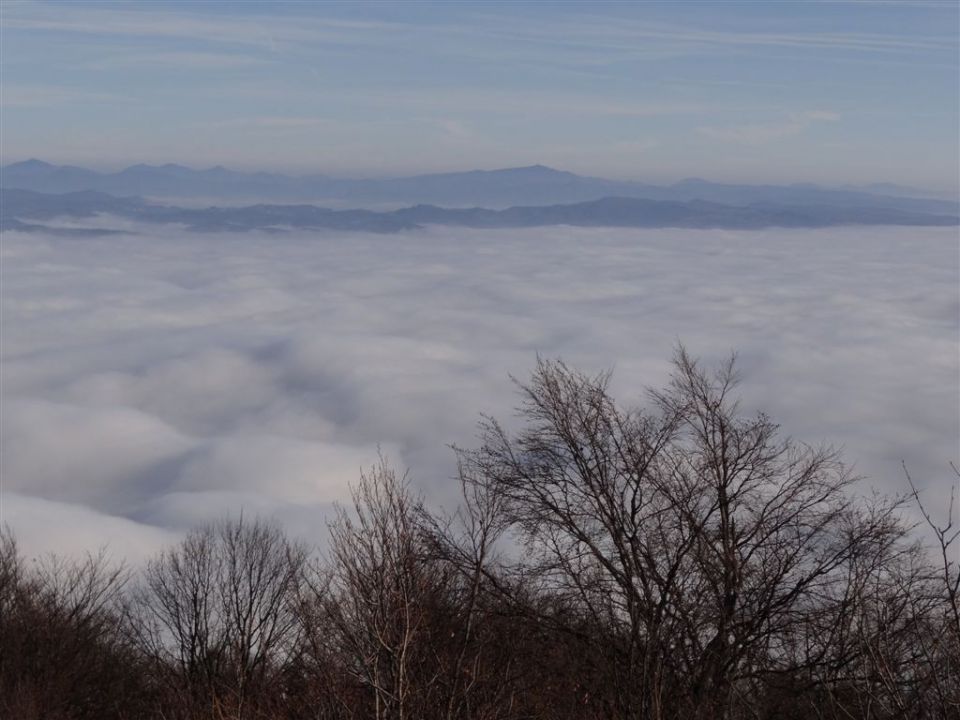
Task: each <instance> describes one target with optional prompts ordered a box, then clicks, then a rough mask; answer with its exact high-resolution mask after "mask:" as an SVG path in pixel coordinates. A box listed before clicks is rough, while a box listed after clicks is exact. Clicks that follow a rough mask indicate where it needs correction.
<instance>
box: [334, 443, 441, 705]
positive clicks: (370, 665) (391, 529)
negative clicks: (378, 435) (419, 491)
mask: <svg viewBox="0 0 960 720" xmlns="http://www.w3.org/2000/svg"><path fill="white" fill-rule="evenodd" d="M420 506H421V502H420V499H419V498H417V497H416V496H415V495H413V494H412V492H411V491H410V488H409V484H408V482H407V480H406V478H398V477H397V476H396V474H395V473H394V471H393V470H391V469H390V468H389V466H388V465H387V464H386V462H385V461H384V460H382V459H381V461H380V463H379V464H378V465H377V466H375V467H374V468H373V469H372V470H371V471H370V472H369V473H364V474H362V475H361V478H360V482H359V484H358V485H357V486H356V487H355V488H354V490H353V508H352V510H350V511H348V510H346V509H340V511H339V515H338V517H337V520H336V522H334V523H333V525H332V526H331V528H330V553H331V568H330V576H329V583H328V584H327V588H326V597H325V598H323V600H322V602H323V603H324V607H325V608H326V611H327V616H328V619H329V622H330V625H329V627H330V629H331V631H332V632H331V637H330V641H331V642H333V643H334V644H335V645H336V649H337V651H338V652H339V653H342V655H343V657H344V660H345V662H346V664H347V667H348V669H349V670H350V672H352V673H353V674H354V675H355V676H356V677H357V678H358V679H359V680H361V681H362V683H363V684H364V685H365V686H367V687H368V688H369V689H370V690H371V691H372V692H373V697H374V708H373V715H374V717H375V718H377V720H380V719H381V718H385V719H391V720H392V719H394V718H395V719H396V720H405V719H406V718H409V717H412V707H413V705H414V701H415V698H414V694H415V692H419V693H420V694H421V695H422V694H424V693H426V692H428V691H429V687H425V686H424V684H425V683H429V680H427V679H426V678H423V677H421V678H419V681H420V683H421V685H420V687H418V688H416V689H415V686H414V681H415V679H417V678H416V671H415V666H416V664H417V661H418V653H419V652H420V650H421V646H420V636H421V633H423V632H424V626H425V624H426V622H427V614H426V613H427V603H426V599H427V597H428V596H429V595H430V592H431V587H432V585H433V584H434V582H435V581H436V578H433V577H431V576H430V574H429V572H428V568H427V567H426V565H425V563H424V562H423V553H422V551H421V543H420V531H419V525H418V522H419V515H420Z"/></svg>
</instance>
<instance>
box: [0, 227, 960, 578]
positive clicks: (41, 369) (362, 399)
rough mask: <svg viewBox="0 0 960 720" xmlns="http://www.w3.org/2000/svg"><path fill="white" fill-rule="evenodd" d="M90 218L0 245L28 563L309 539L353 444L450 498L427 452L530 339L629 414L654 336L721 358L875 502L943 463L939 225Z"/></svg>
mask: <svg viewBox="0 0 960 720" xmlns="http://www.w3.org/2000/svg"><path fill="white" fill-rule="evenodd" d="M91 222H92V224H95V225H97V226H101V227H102V226H104V224H105V222H107V220H106V219H104V218H99V219H97V220H96V221H91ZM113 226H114V227H115V228H116V229H120V230H123V231H124V232H123V233H121V234H118V235H113V236H109V237H99V238H86V237H70V236H61V235H55V234H50V235H39V234H29V235H27V234H21V233H16V232H7V233H5V234H4V235H3V238H2V362H3V365H2V432H0V442H2V468H0V472H2V494H0V514H2V520H3V522H5V523H7V524H9V525H10V526H11V527H12V528H13V530H14V532H15V533H16V534H17V536H18V538H19V541H20V543H21V546H22V548H23V550H24V551H25V552H26V553H28V554H36V553H44V552H48V551H56V552H66V553H77V552H83V551H86V550H90V549H96V548H98V547H99V546H102V545H107V547H108V550H109V552H110V553H111V554H113V555H116V556H122V557H125V558H127V559H128V560H129V561H131V562H133V563H137V562H139V561H141V560H142V559H143V558H144V557H146V556H147V555H148V554H150V553H152V552H153V551H154V550H155V549H156V548H158V547H160V546H161V545H163V544H164V543H166V542H169V541H171V540H174V539H176V538H178V537H180V536H181V535H182V534H183V533H184V532H185V531H186V530H187V529H188V528H190V527H191V526H193V525H195V524H197V523H201V522H203V521H206V520H210V519H215V518H219V517H222V516H224V515H226V514H232V515H236V514H238V513H239V512H241V511H242V512H244V513H248V514H254V513H256V514H263V515H268V516H273V517H275V518H277V519H278V520H279V521H280V522H282V523H283V524H284V525H285V526H286V527H287V528H288V529H289V531H290V532H291V533H292V534H294V535H296V536H298V537H302V538H304V539H306V540H307V541H309V542H320V543H322V541H323V537H324V536H325V533H326V529H325V523H326V521H327V519H328V518H329V517H330V513H331V508H332V504H333V503H336V502H343V501H344V500H346V499H348V497H349V490H348V484H349V483H350V482H352V481H354V480H355V479H356V478H357V477H358V476H359V473H360V470H361V468H363V467H366V466H369V465H370V464H371V463H372V462H374V461H375V459H376V457H377V453H378V448H379V450H380V451H381V452H383V453H384V454H385V455H386V456H387V457H388V458H389V459H390V461H391V462H392V464H394V465H396V466H398V467H400V468H409V471H410V477H411V478H412V481H413V482H414V483H415V485H416V486H417V487H418V488H419V489H420V490H421V491H422V492H423V493H424V495H425V497H426V499H427V501H428V502H429V503H431V504H433V505H436V506H445V507H450V506H452V505H453V504H454V503H455V502H456V498H457V483H456V482H455V480H454V477H455V474H456V461H455V457H454V455H453V453H452V451H451V450H450V448H449V445H450V444H458V445H462V446H467V447H469V446H471V445H473V444H474V443H475V441H476V423H477V420H478V418H479V414H480V413H488V414H492V415H494V416H497V417H499V418H502V419H504V420H505V421H507V423H508V424H509V423H510V422H511V419H512V416H513V415H512V408H513V407H514V405H515V404H516V400H517V396H516V392H515V388H514V387H513V385H512V384H511V381H510V375H513V376H515V377H517V378H519V379H523V378H524V377H525V376H528V374H529V372H530V369H531V368H532V367H533V365H534V363H535V360H536V354H537V353H540V354H542V355H544V356H548V357H553V356H559V357H562V358H563V359H565V360H566V361H567V362H568V363H570V364H572V365H575V366H577V367H579V368H581V369H584V370H587V371H590V372H593V371H599V370H603V369H606V368H610V367H613V368H614V370H615V375H614V382H613V388H614V391H615V393H616V394H617V396H618V397H619V398H621V399H622V400H624V401H625V402H643V399H644V388H646V387H648V386H654V387H656V386H661V385H662V384H663V383H664V382H665V381H666V379H667V376H668V374H669V371H670V363H669V361H670V357H671V354H672V353H673V350H674V348H675V346H676V343H677V342H678V341H682V342H683V343H684V344H685V345H686V346H687V347H688V349H689V350H690V351H691V352H692V353H693V354H695V355H698V356H700V357H701V358H703V359H704V361H706V362H708V363H712V362H717V361H719V360H721V359H723V358H724V357H725V356H726V355H727V354H728V353H729V352H730V351H731V350H736V351H738V353H739V358H740V362H739V365H740V368H741V371H742V374H743V379H744V382H743V385H742V388H741V389H742V395H743V398H744V405H745V407H746V408H748V409H763V410H765V411H767V412H768V413H769V414H770V415H772V417H773V418H774V419H776V420H777V421H779V422H780V423H781V425H782V427H783V431H784V433H785V434H789V435H791V436H793V437H794V438H796V439H798V440H802V441H805V442H809V443H811V444H819V443H821V442H828V443H832V444H835V445H838V446H842V447H843V449H844V457H845V458H846V460H847V461H848V462H849V463H851V464H854V465H855V468H856V470H857V471H858V472H859V473H861V474H863V475H865V476H867V477H868V478H869V483H872V484H873V485H875V486H876V487H878V488H880V489H881V490H883V491H885V492H897V491H902V490H903V489H904V488H905V483H904V479H903V473H902V469H901V465H900V464H901V461H906V462H907V464H908V465H909V468H910V470H911V473H912V475H913V476H914V478H915V479H916V481H917V482H918V484H919V485H921V486H922V487H927V488H928V490H926V491H925V492H927V493H928V495H927V496H928V498H930V499H931V500H933V501H934V502H935V503H939V502H940V501H941V499H943V498H945V497H947V495H948V493H949V486H950V482H951V480H950V469H949V466H948V462H949V461H951V460H952V461H956V460H958V459H960V457H958V455H960V450H958V447H957V438H958V437H960V408H958V403H960V400H958V398H960V377H958V375H960V373H958V370H960V360H958V342H960V337H958V333H960V330H958V326H960V298H958V292H960V290H958V288H960V277H958V266H960V262H958V260H960V258H958V253H960V250H958V243H957V236H956V229H955V228H943V229H937V228H909V229H907V228H840V229H837V228H833V229H829V230H816V231H811V230H797V231H792V230H781V229H771V230H765V231H754V232H730V231H693V230H619V229H584V228H580V229H575V228H537V229H533V230H503V231H480V230H466V229H454V228H432V229H426V230H420V231H416V232H409V233H402V234H396V235H383V236H380V235H377V236H374V235H366V234H350V233H346V234H316V233H263V234H258V233H236V234H190V233H186V232H184V231H183V230H182V229H179V228H176V227H172V226H168V227H158V226H133V225H127V224H124V223H122V222H121V221H114V224H113ZM866 489H867V487H866V486H865V487H864V490H866ZM938 509H939V508H938Z"/></svg>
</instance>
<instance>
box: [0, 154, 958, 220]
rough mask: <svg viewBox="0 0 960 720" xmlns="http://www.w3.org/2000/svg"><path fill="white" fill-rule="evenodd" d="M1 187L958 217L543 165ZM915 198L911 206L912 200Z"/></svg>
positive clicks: (33, 176)
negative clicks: (837, 209) (624, 201)
mask: <svg viewBox="0 0 960 720" xmlns="http://www.w3.org/2000/svg"><path fill="white" fill-rule="evenodd" d="M0 185H2V186H3V187H6V188H18V189H24V190H33V191H36V192H43V193H68V192H77V191H82V190H96V191H100V192H105V193H110V194H112V195H122V196H129V195H139V196H147V197H151V196H152V197H157V198H175V199H177V201H180V200H181V199H186V198H210V199H219V200H227V199H232V200H247V201H250V200H252V199H253V200H262V201H284V202H309V203H314V204H321V205H339V206H344V205H349V206H352V207H370V206H383V205H394V206H397V205H417V204H430V205H440V206H446V207H473V206H480V207H487V208H506V207H513V206H518V205H531V206H533V205H557V204H572V203H581V202H587V201H592V200H600V199H602V198H606V197H624V198H643V199H646V200H661V201H672V202H689V201H692V200H703V201H707V202H714V203H721V204H726V205H739V206H749V205H753V204H755V203H774V204H778V205H824V206H826V205H833V206H843V207H862V208H885V209H896V210H904V211H909V212H918V213H937V214H950V215H952V214H956V213H957V209H958V204H957V202H955V201H950V200H943V199H938V198H932V197H917V192H916V191H911V192H909V193H906V192H905V193H904V194H903V195H898V194H896V193H886V194H881V193H877V192H864V191H863V190H861V189H856V190H855V189H830V188H822V187H819V186H816V185H786V186H780V185H734V184H725V183H714V182H709V181H706V180H700V179H688V180H683V181H681V182H679V183H676V184H674V185H669V186H659V185H650V184H645V183H639V182H628V181H620V180H605V179H603V178H595V177H586V176H582V175H576V174H574V173H570V172H564V171H561V170H555V169H553V168H549V167H545V166H543V165H534V166H531V167H521V168H508V169H503V170H471V171H469V172H457V173H439V174H430V175H417V176H414V177H401V178H389V179H360V180H357V179H343V178H332V177H327V176H325V175H304V176H300V177H291V176H287V175H279V174H275V173H264V172H259V173H243V172H235V171H232V170H228V169H226V168H223V167H214V168H210V169H208V170H193V169H190V168H187V167H184V166H182V165H173V164H168V165H133V166H131V167H128V168H126V169H125V170H121V171H119V172H115V173H99V172H95V171H92V170H88V169H85V168H80V167H72V166H60V165H51V164H49V163H45V162H41V161H39V160H27V161H25V162H19V163H13V164H11V165H6V166H5V167H3V168H0ZM880 187H882V188H884V189H887V188H889V187H891V186H880ZM908 194H909V195H910V196H909V197H908V196H907V195H908Z"/></svg>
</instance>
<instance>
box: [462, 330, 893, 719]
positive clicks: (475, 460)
mask: <svg viewBox="0 0 960 720" xmlns="http://www.w3.org/2000/svg"><path fill="white" fill-rule="evenodd" d="M674 367H675V372H674V376H673V379H672V382H671V384H670V386H669V387H668V388H667V389H666V390H663V391H657V392H652V393H651V399H652V401H653V405H654V410H653V411H640V410H623V409H621V408H620V407H619V406H618V405H617V404H616V403H615V402H614V400H613V399H612V398H611V397H610V395H609V393H608V390H607V388H608V381H609V375H607V374H602V375H600V376H597V377H589V376H585V375H583V374H581V373H578V372H575V371H573V370H571V369H569V368H568V367H567V366H565V365H564V364H563V363H560V362H549V361H543V360H541V361H539V362H538V366H537V369H536V371H535V373H534V375H533V379H532V381H531V382H530V383H529V384H525V385H521V386H520V389H521V393H522V397H523V405H522V406H521V408H520V414H521V417H522V419H523V420H524V421H525V425H524V427H523V428H522V429H521V430H520V431H519V432H518V433H517V434H516V435H515V436H511V435H510V434H508V433H507V432H506V431H505V430H504V429H503V428H502V427H501V426H500V425H499V424H497V423H496V422H495V421H492V420H491V421H487V422H486V423H485V425H484V427H483V446H482V447H481V448H480V449H479V450H478V451H475V452H472V453H465V454H464V455H463V460H464V462H465V463H468V464H469V465H470V466H471V467H472V468H473V471H474V472H475V473H477V474H478V475H480V476H482V477H484V478H485V479H486V482H489V483H492V484H493V485H494V486H495V487H496V489H497V491H498V492H499V493H500V494H501V495H502V497H503V498H504V499H505V507H506V513H507V516H508V517H509V520H510V522H511V523H512V524H513V526H514V527H515V528H517V529H518V530H519V532H520V533H521V536H522V538H523V539H524V541H525V543H526V547H527V552H528V555H527V557H528V558H530V561H531V563H532V566H533V567H534V568H535V570H536V572H537V574H538V576H539V578H540V579H541V581H542V582H543V583H545V587H548V588H549V589H550V590H551V591H552V592H554V593H557V594H559V595H560V596H563V597H567V598H568V599H569V600H570V601H571V602H573V603H574V604H575V607H577V609H578V610H579V612H580V613H584V614H585V615H586V616H587V617H589V618H590V622H591V632H592V633H593V637H594V638H596V640H597V641H598V642H599V643H601V644H602V647H603V649H604V651H605V653H606V656H607V663H608V666H607V673H606V674H607V676H608V677H609V678H611V679H612V680H613V694H612V697H611V698H610V699H609V701H608V702H609V709H608V713H609V714H610V716H612V717H623V718H627V717H650V718H662V717H677V716H683V717H699V718H711V719H712V718H725V717H730V716H731V715H732V714H733V713H734V710H735V708H738V707H748V706H751V705H752V704H753V703H754V700H755V697H754V696H753V694H752V693H748V692H746V689H747V688H748V687H749V686H750V683H751V681H752V680H755V679H757V678H762V677H764V676H765V675H768V674H772V673H784V672H789V671H791V670H792V669H793V668H792V666H791V656H790V654H789V653H787V652H786V650H785V643H786V642H787V640H786V639H787V638H788V637H789V636H790V635H791V633H792V630H793V628H794V627H797V626H799V625H801V624H802V623H803V622H805V618H806V616H808V615H809V614H810V613H815V612H817V598H818V597H819V596H821V595H822V594H824V593H826V592H827V590H828V588H831V587H832V586H833V585H834V584H835V583H838V582H842V581H843V578H844V576H845V569H846V564H847V563H848V562H849V561H850V560H851V558H854V557H856V556H858V554H860V553H862V552H863V551H864V550H865V549H867V548H869V547H870V546H871V544H872V543H875V542H877V540H878V537H879V536H880V535H881V534H882V533H884V532H887V531H890V532H894V533H896V532H899V530H898V527H899V526H897V525H896V523H895V522H893V521H892V520H891V518H892V515H893V513H894V512H895V509H896V503H886V504H883V503H881V504H879V505H878V506H877V507H876V508H874V510H873V511H872V512H870V513H862V512H858V511H857V509H856V507H855V504H854V501H853V498H852V497H851V495H850V493H849V492H848V491H849V490H850V486H851V484H852V483H853V482H854V478H853V477H852V476H851V475H850V474H849V473H848V472H847V470H846V469H845V468H844V466H843V465H842V463H841V462H840V461H839V459H838V457H837V455H836V454H835V453H834V452H833V451H831V450H830V449H816V448H811V447H808V446H804V445H799V444H797V443H794V442H792V441H790V440H788V439H781V438H779V437H778V428H777V426H776V425H775V424H774V423H772V422H771V421H770V420H769V419H768V418H767V417H766V416H765V415H763V414H758V415H754V416H752V417H746V416H744V415H743V414H742V413H741V412H740V408H739V406H738V403H737V401H736V400H735V398H734V397H733V391H734V389H735V386H736V382H737V378H736V373H735V371H734V362H733V360H732V359H731V360H730V361H729V362H727V363H726V364H725V365H723V366H722V367H721V368H720V369H719V370H717V371H716V372H714V373H709V372H707V371H705V370H703V369H702V368H701V367H700V366H699V364H698V363H697V362H696V361H694V360H693V359H692V358H691V357H690V356H689V355H688V354H687V353H686V351H685V350H684V349H683V348H681V349H680V350H679V351H678V353H677V355H676V357H675V360H674Z"/></svg>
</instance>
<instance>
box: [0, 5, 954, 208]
mask: <svg viewBox="0 0 960 720" xmlns="http://www.w3.org/2000/svg"><path fill="white" fill-rule="evenodd" d="M958 13H960V4H958V3H957V2H955V1H954V0H948V1H946V2H926V1H924V0H917V1H913V2H881V1H876V2H871V1H868V0H865V1H863V2H814V3H811V2H806V3H800V2H748V3H735V2H718V1H716V0H713V1H710V2H669V3H667V2H662V3H661V2H637V3H602V2H590V3H578V2H563V3H560V2H536V3H520V2H517V3H513V2H511V3H497V2H485V3H453V2H442V3H430V2H421V3H398V2H387V3H375V2H357V3H343V4H341V3H261V2H231V3H227V2H200V1H191V2H189V3H185V2H180V3H176V2H149V1H142V2H135V3H134V2H129V3H128V2H109V3H107V2H100V3H97V2H90V3H85V2H76V1H71V2H61V3H58V2H16V1H15V0H5V2H3V3H2V5H0V34H2V38H0V39H2V44H0V48H2V49H0V53H2V57H0V61H2V78H0V80H2V82H0V94H2V98H0V105H2V109H0V115H2V117H0V121H2V123H0V124H2V132H0V151H2V155H3V161H4V162H5V163H6V162H12V161H17V160H23V159H27V158H30V157H38V158H41V159H43V160H46V161H49V162H56V163H73V164H81V165H85V166H89V167H94V168H99V169H112V168H119V167H122V166H126V165H129V164H133V163H137V162H148V163H167V162H175V163H181V164H185V165H189V166H191V167H207V166H213V165H218V164H221V165H225V166H227V167H230V168H234V169H246V170H261V169H262V170H275V171H284V172H304V173H306V172H311V173H313V172H321V173H328V174H331V175H343V176H391V175H408V174H415V173H424V172H440V171H450V170H465V169H473V168H483V169H493V168H497V167H513V166H523V165H532V164H538V163H539V164H545V165H550V166H553V167H558V168H561V169H565V170H571V171H574V172H578V173H582V174H591V175H597V176H604V177H612V178H629V179H637V180H644V181H650V182H672V181H676V180H679V179H681V178H684V177H705V178H707V179H710V180H718V181H733V182H775V183H791V182H816V183H821V184H829V185H843V184H847V183H852V184H863V183H873V182H894V183H899V184H905V185H911V186H919V187H925V188H929V189H934V190H939V191H947V192H955V191H956V190H957V187H958V184H960V182H958V172H960V171H958V163H960V160H958V156H960V140H958V121H960V42H958V37H960V29H958V23H960V15H958Z"/></svg>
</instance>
